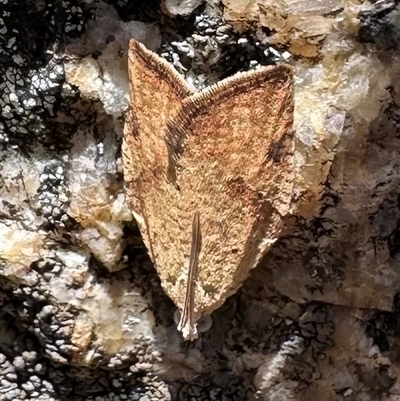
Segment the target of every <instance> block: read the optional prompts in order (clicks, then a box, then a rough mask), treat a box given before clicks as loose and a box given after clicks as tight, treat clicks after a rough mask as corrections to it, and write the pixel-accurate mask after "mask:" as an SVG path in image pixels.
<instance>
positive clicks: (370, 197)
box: [0, 0, 400, 401]
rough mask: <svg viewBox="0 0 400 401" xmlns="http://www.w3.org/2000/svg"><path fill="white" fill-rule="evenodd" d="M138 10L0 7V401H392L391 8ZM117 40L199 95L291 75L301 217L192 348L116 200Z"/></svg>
mask: <svg viewBox="0 0 400 401" xmlns="http://www.w3.org/2000/svg"><path fill="white" fill-rule="evenodd" d="M134 3H135V2H129V1H121V2H118V3H115V4H114V3H113V4H114V6H112V5H110V4H106V3H103V2H82V3H76V2H72V1H64V2H29V3H28V2H27V3H26V4H24V5H23V6H22V4H21V2H16V1H13V0H3V1H2V2H1V7H0V34H1V35H0V54H1V61H0V76H1V77H2V79H1V80H0V109H1V114H0V141H1V143H2V152H1V155H0V157H1V165H0V178H1V181H0V182H1V185H0V196H1V201H2V208H1V214H0V233H1V249H0V252H1V254H0V286H1V291H0V305H1V308H0V310H1V312H0V399H1V400H57V401H58V400H64V399H68V400H73V401H75V400H76V401H80V400H96V401H103V400H104V401H105V400H107V401H108V400H110V401H111V400H115V401H120V400H121V401H122V400H147V399H152V400H158V399H159V400H168V399H170V400H186V399H196V400H197V399H198V400H200V399H204V400H223V399H229V400H253V399H257V398H258V399H262V400H272V399H273V400H282V401H283V400H287V399H291V400H296V401H302V400H310V399H311V400H314V399H318V400H322V401H324V400H327V401H328V400H329V401H336V400H338V401H339V400H343V399H346V400H350V401H357V400H363V401H369V400H370V401H376V400H382V401H383V400H384V401H397V400H398V399H399V397H400V379H399V377H400V364H399V357H398V348H399V345H400V344H399V338H400V337H399V320H398V319H399V318H398V316H399V309H400V304H399V298H398V291H399V270H400V267H399V266H400V257H399V244H400V242H399V238H400V236H399V221H400V206H399V204H400V202H399V190H398V188H399V184H400V166H399V165H400V111H399V105H400V97H399V92H400V87H399V82H400V81H399V79H398V63H399V54H398V50H399V48H400V47H399V39H400V33H399V32H400V30H399V28H398V27H399V24H398V21H399V19H400V17H399V15H400V14H399V11H400V10H399V8H398V7H396V5H395V4H394V3H392V2H390V1H383V2H377V3H375V4H369V3H364V4H362V5H359V4H358V3H357V2H352V1H347V0H346V1H345V0H343V1H336V0H324V1H320V2H316V1H315V2H313V1H295V2H294V1H286V2H271V1H269V0H257V1H251V2H247V3H246V2H245V1H237V0H236V1H229V0H223V6H224V7H222V4H220V3H212V2H206V3H204V4H202V5H201V4H200V3H201V2H169V3H168V4H172V5H173V6H174V7H175V8H174V9H173V10H172V11H171V10H169V11H168V10H166V9H165V7H166V4H164V5H163V6H162V7H161V6H159V5H148V6H144V5H143V6H141V7H138V6H137V4H134ZM166 3H167V2H166ZM196 4H197V5H196ZM188 5H189V6H190V7H189V8H187V7H188ZM185 7H186V8H185ZM185 14H188V15H189V16H190V17H189V18H185V19H184V18H181V17H177V18H175V17H174V15H181V16H182V15H185ZM131 37H135V38H136V39H137V40H140V41H141V42H143V43H145V44H146V46H147V47H149V48H151V49H153V50H156V51H157V52H159V54H161V55H162V56H163V57H165V58H166V59H167V60H168V61H169V62H171V63H172V64H173V65H174V66H175V67H176V68H177V69H178V71H179V72H181V73H183V74H184V75H185V78H186V79H187V80H189V81H190V82H191V83H192V84H193V85H194V86H195V87H197V88H201V87H203V86H205V85H208V84H210V83H212V82H215V81H217V80H218V79H221V78H223V77H226V76H229V75H231V74H232V73H234V72H236V71H238V70H247V69H249V68H253V67H255V66H257V65H258V64H269V63H273V62H276V61H278V62H280V61H289V62H290V63H291V64H292V65H294V67H295V69H296V95H295V96H296V99H295V100H296V106H295V129H296V144H295V145H296V177H297V178H296V191H295V195H296V196H295V202H296V210H297V211H296V214H295V215H293V217H292V218H291V219H290V221H288V224H287V227H286V229H285V234H284V235H283V236H282V238H281V239H280V240H279V241H278V242H277V243H276V244H275V245H274V246H273V248H272V250H271V251H270V252H269V253H268V254H267V255H266V257H265V258H264V260H263V262H262V263H261V264H260V266H259V267H258V268H256V269H255V270H253V272H252V274H251V276H250V278H249V279H248V280H247V281H246V282H245V283H244V285H243V287H242V289H241V290H240V291H239V292H238V293H237V294H236V295H234V296H232V297H231V298H229V299H228V300H227V302H226V303H225V304H224V305H223V306H222V307H221V308H220V309H218V310H217V311H215V313H213V315H212V317H213V326H212V327H211V329H210V330H209V331H208V332H206V333H204V334H203V335H202V337H201V338H200V339H199V340H198V341H196V342H195V343H189V344H188V343H184V342H182V340H181V338H180V336H179V334H178V332H177V330H176V325H175V323H174V319H173V315H174V312H175V307H174V305H173V303H172V302H171V301H170V300H169V299H168V298H167V297H166V295H165V294H164V293H163V291H162V289H161V286H160V283H159V280H158V277H157V275H156V272H155V269H154V267H153V266H152V264H151V262H150V261H149V259H148V257H147V254H146V250H145V248H144V246H143V243H142V242H141V238H140V235H139V233H138V230H137V228H136V226H135V222H134V221H133V219H132V217H131V216H132V215H131V213H130V210H129V209H128V207H127V204H126V200H125V197H124V192H123V175H122V171H121V160H120V145H121V136H122V126H123V120H124V112H125V111H126V107H127V104H128V85H127V83H128V81H127V62H126V51H127V46H128V40H129V39H130V38H131Z"/></svg>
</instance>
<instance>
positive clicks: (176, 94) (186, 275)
mask: <svg viewBox="0 0 400 401" xmlns="http://www.w3.org/2000/svg"><path fill="white" fill-rule="evenodd" d="M128 69H129V82H130V112H129V115H128V118H127V120H126V123H125V127H124V140H123V149H122V154H123V168H124V177H125V189H126V194H127V198H128V200H129V204H130V207H131V209H132V213H133V215H134V217H135V219H136V221H137V223H138V226H139V228H140V231H141V233H142V236H143V240H144V243H145V245H146V247H147V249H148V252H149V254H150V257H151V259H152V261H153V262H154V264H155V267H156V269H157V272H158V274H159V277H160V279H161V284H162V286H163V288H164V290H165V292H166V293H167V294H168V296H169V297H170V298H171V299H172V300H173V301H174V303H175V304H176V306H177V307H178V309H179V310H180V311H181V320H180V322H179V324H178V329H179V330H180V331H181V332H182V334H183V337H184V338H185V339H188V340H193V339H195V338H197V337H198V329H197V323H198V321H199V319H200V318H201V317H202V316H209V315H210V314H211V313H212V312H213V311H214V310H215V309H217V308H218V307H220V306H221V305H222V304H223V303H224V301H225V300H226V298H228V297H229V296H231V295H232V294H234V293H235V292H236V291H237V290H238V289H239V288H240V286H241V284H242V283H243V281H244V280H245V279H246V277H247V276H248V274H249V272H250V270H251V269H253V268H254V267H255V266H256V265H257V263H258V262H259V260H260V258H261V257H262V256H263V255H264V254H265V253H266V252H267V250H268V249H269V248H270V247H271V245H272V244H273V243H274V242H275V241H276V240H277V239H278V238H279V235H280V234H281V231H282V229H283V220H284V218H285V216H287V215H288V214H290V208H291V199H292V189H293V129H292V126H293V69H292V67H290V66H287V65H277V66H268V67H261V68H259V69H257V70H252V71H249V72H245V73H237V74H235V75H233V76H232V77H229V78H226V79H224V80H222V81H220V82H218V83H216V84H214V85H211V86H210V87H208V88H205V89H203V90H200V91H195V90H194V89H192V88H191V87H190V85H188V84H187V83H186V81H185V80H184V79H183V77H182V76H181V75H180V74H178V72H177V71H176V70H175V69H174V68H173V66H172V65H170V64H169V63H168V62H167V61H166V60H164V59H163V58H161V57H159V56H158V55H157V54H155V53H153V52H152V51H150V50H148V49H146V48H145V47H144V45H142V44H140V43H139V42H137V41H135V40H133V39H132V40H131V41H130V45H129V53H128Z"/></svg>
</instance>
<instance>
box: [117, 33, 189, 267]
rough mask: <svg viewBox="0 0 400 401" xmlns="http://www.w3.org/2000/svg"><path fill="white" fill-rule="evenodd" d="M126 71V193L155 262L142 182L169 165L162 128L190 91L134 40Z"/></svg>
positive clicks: (167, 66) (155, 178) (159, 175)
mask: <svg viewBox="0 0 400 401" xmlns="http://www.w3.org/2000/svg"><path fill="white" fill-rule="evenodd" d="M128 70H129V84H130V98H131V104H130V111H129V115H128V118H127V121H126V124H125V127H124V141H123V147H122V153H123V167H124V176H125V190H126V193H127V196H128V199H129V202H130V206H131V208H132V212H133V214H134V217H135V218H136V220H137V222H138V225H139V228H140V231H141V232H142V235H143V239H144V242H145V244H146V246H147V249H148V250H149V251H150V255H151V257H152V259H153V260H154V255H153V252H152V247H151V244H152V240H151V234H150V233H149V228H148V225H147V223H146V217H145V215H146V213H145V211H144V208H145V207H146V205H145V203H143V200H142V197H141V192H142V185H141V183H142V181H143V180H151V181H152V182H154V184H156V182H157V181H159V180H160V179H161V180H162V179H163V177H164V172H165V168H166V166H167V164H168V158H167V148H166V144H165V140H164V127H165V125H166V121H167V119H168V118H169V117H170V116H171V115H172V114H174V113H175V112H176V110H178V109H179V108H180V107H181V104H182V101H183V99H184V98H186V97H187V96H188V95H190V94H191V93H192V91H191V89H190V88H189V86H188V85H187V84H186V82H185V81H184V80H183V79H182V77H181V76H180V75H179V74H178V73H177V72H176V71H175V70H174V68H173V67H172V66H170V64H168V62H167V61H165V60H164V59H162V58H160V57H159V56H157V55H156V54H155V53H153V52H151V51H150V50H148V49H146V48H145V47H144V46H143V45H142V44H140V43H139V42H137V41H135V40H133V39H132V40H131V41H130V44H129V53H128ZM149 236H150V237H149Z"/></svg>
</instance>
